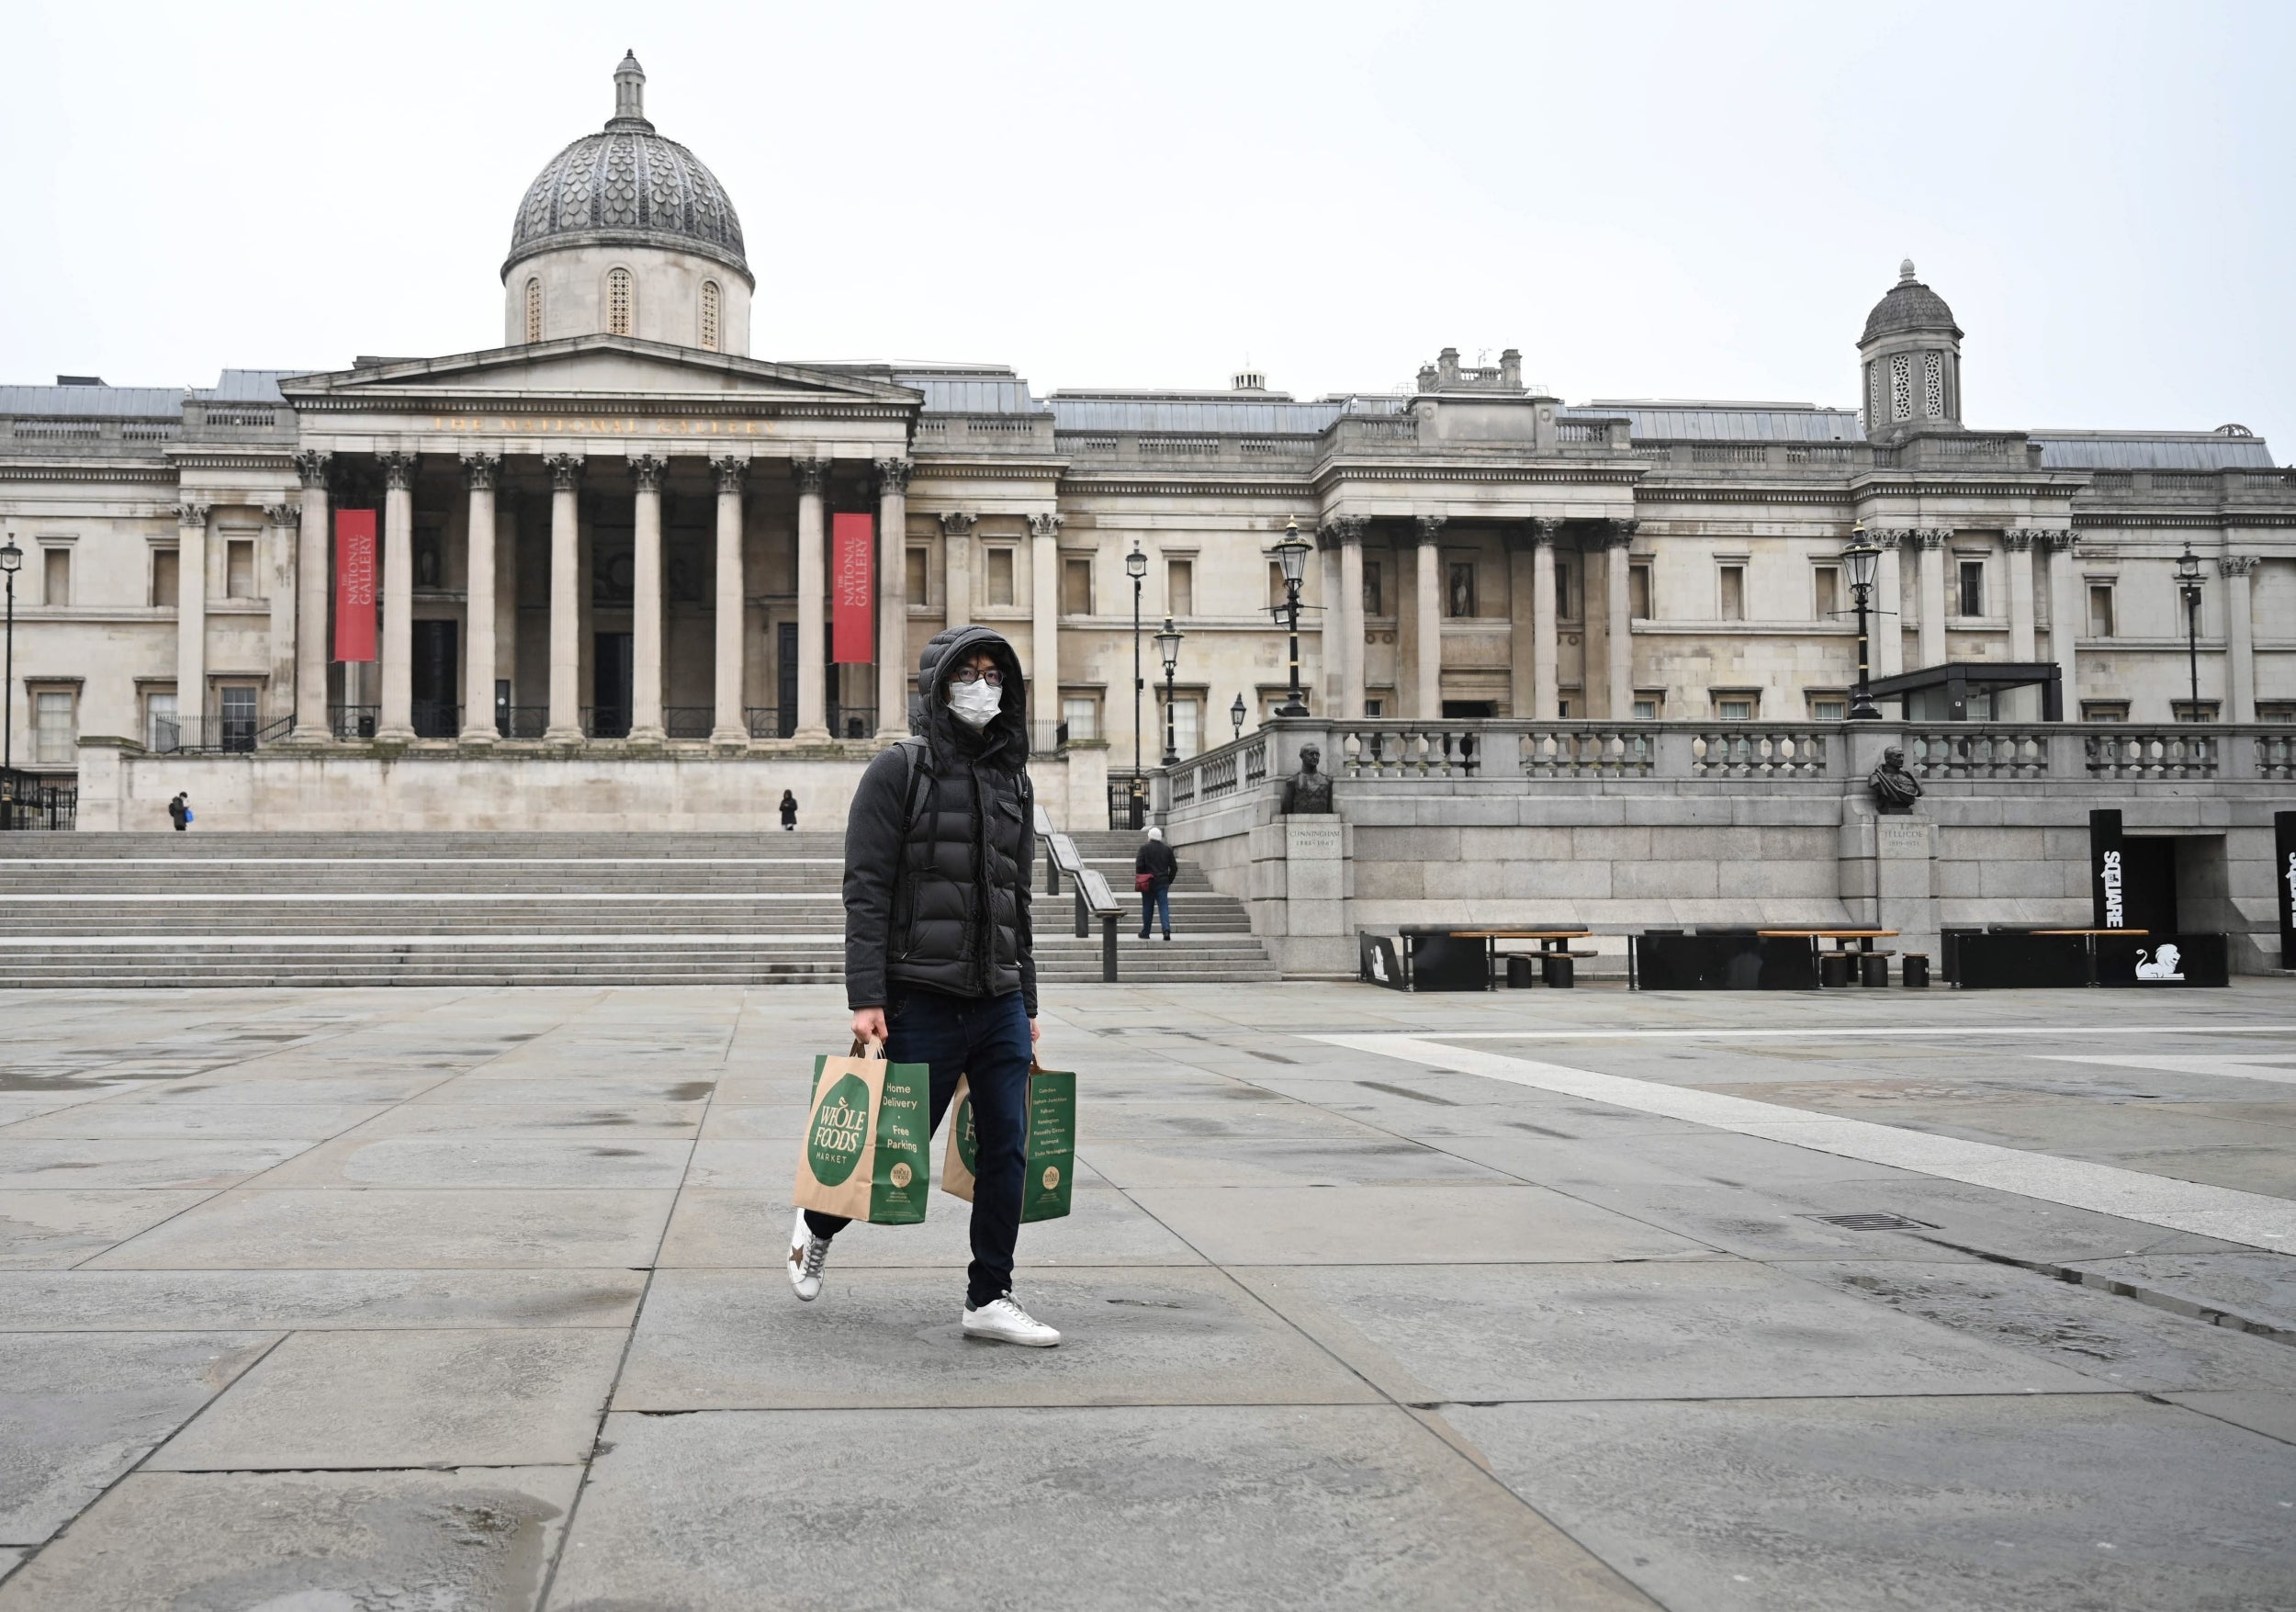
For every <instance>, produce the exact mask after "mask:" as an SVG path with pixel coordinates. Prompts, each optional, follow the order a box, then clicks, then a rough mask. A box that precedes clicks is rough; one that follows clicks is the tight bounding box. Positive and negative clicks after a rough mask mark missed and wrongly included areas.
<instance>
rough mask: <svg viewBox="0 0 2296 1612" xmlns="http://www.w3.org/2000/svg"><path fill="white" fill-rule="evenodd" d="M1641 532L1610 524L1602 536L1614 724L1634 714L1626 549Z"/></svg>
mask: <svg viewBox="0 0 2296 1612" xmlns="http://www.w3.org/2000/svg"><path fill="white" fill-rule="evenodd" d="M1641 528H1642V523H1641V522H1640V521H1613V522H1612V523H1611V524H1610V529H1609V530H1608V531H1607V532H1605V533H1604V535H1603V608H1604V615H1605V617H1606V618H1607V619H1606V622H1605V626H1604V637H1603V647H1604V648H1605V649H1606V650H1608V651H1609V668H1608V670H1609V674H1610V675H1609V678H1608V682H1609V684H1610V688H1609V698H1610V719H1611V720H1612V721H1613V722H1625V721H1626V720H1627V719H1629V718H1630V717H1632V716H1634V714H1635V691H1634V681H1635V640H1634V610H1633V607H1632V603H1633V602H1632V601H1631V600H1629V599H1628V598H1627V596H1626V594H1627V588H1626V547H1627V545H1629V544H1631V543H1632V542H1633V541H1634V540H1635V534H1636V533H1637V532H1638V531H1639V530H1641ZM1589 715H1590V716H1591V715H1593V713H1592V712H1590V713H1589Z"/></svg>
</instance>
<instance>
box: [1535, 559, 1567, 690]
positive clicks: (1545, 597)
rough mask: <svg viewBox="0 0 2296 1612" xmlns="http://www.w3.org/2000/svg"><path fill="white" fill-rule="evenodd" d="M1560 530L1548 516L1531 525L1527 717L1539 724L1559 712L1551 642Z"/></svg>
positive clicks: (1555, 660)
mask: <svg viewBox="0 0 2296 1612" xmlns="http://www.w3.org/2000/svg"><path fill="white" fill-rule="evenodd" d="M1561 530H1562V523H1561V522H1560V521H1559V520H1554V519H1552V518H1550V517H1546V516H1541V517H1540V518H1538V519H1536V520H1534V521H1533V522H1532V523H1531V544H1532V548H1531V715H1532V716H1533V717H1534V718H1536V720H1538V721H1540V722H1552V721H1554V720H1555V719H1556V717H1557V716H1558V715H1559V712H1560V711H1561V709H1562V705H1561V701H1562V690H1561V689H1560V688H1559V687H1558V686H1557V684H1558V683H1559V681H1560V673H1559V671H1558V668H1557V659H1556V658H1557V653H1558V651H1557V648H1556V643H1555V534H1556V533H1558V532H1559V531H1561Z"/></svg>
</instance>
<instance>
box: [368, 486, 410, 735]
mask: <svg viewBox="0 0 2296 1612" xmlns="http://www.w3.org/2000/svg"><path fill="white" fill-rule="evenodd" d="M376 457H378V458H380V459H381V460H382V462H383V714H382V720H381V721H380V722H378V723H377V725H376V727H375V737H376V738H382V739H398V740H400V741H402V742H403V741H405V740H407V739H411V738H413V737H414V477H415V470H416V468H417V458H416V456H415V455H413V454H398V453H391V454H379V455H377V456H376Z"/></svg>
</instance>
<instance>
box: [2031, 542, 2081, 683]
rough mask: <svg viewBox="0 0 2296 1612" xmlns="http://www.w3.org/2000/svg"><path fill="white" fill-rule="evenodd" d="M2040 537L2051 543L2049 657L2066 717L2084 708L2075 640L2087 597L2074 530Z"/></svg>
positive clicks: (2078, 632) (2079, 633)
mask: <svg viewBox="0 0 2296 1612" xmlns="http://www.w3.org/2000/svg"><path fill="white" fill-rule="evenodd" d="M2041 539H2042V541H2043V543H2045V544H2047V545H2048V547H2049V659H2052V660H2054V661H2055V662H2056V663H2057V692H2058V693H2059V695H2060V696H2061V697H2062V699H2063V701H2064V705H2063V715H2064V716H2065V717H2067V718H2072V717H2076V716H2079V715H2080V712H2081V694H2080V683H2079V680H2078V673H2079V667H2078V664H2077V660H2076V658H2075V654H2074V643H2075V641H2076V640H2077V638H2079V637H2080V635H2081V629H2082V628H2083V626H2085V625H2086V623H2085V622H2084V621H2083V619H2082V618H2083V617H2084V616H2085V615H2086V614H2088V601H2087V600H2085V599H2083V598H2082V597H2081V576H2080V572H2079V571H2077V569H2074V563H2073V545H2074V543H2075V542H2076V541H2077V539H2076V537H2075V535H2074V534H2073V533H2071V532H2069V531H2065V532H2043V533H2042V534H2041Z"/></svg>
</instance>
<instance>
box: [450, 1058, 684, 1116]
mask: <svg viewBox="0 0 2296 1612" xmlns="http://www.w3.org/2000/svg"><path fill="white" fill-rule="evenodd" d="M716 1076H717V1071H715V1070H714V1069H712V1070H705V1071H703V1072H702V1073H700V1074H698V1075H693V1076H691V1077H682V1078H681V1077H670V1076H661V1075H643V1074H631V1073H628V1072H626V1071H619V1072H617V1071H608V1070H601V1071H600V1072H599V1073H598V1074H595V1075H589V1076H575V1075H568V1074H567V1073H566V1072H565V1064H564V1062H562V1061H561V1062H558V1063H554V1064H552V1065H549V1066H548V1067H547V1068H546V1069H541V1068H538V1069H536V1070H535V1073H534V1074H532V1075H531V1076H523V1077H522V1076H518V1075H513V1074H511V1073H507V1072H504V1071H502V1070H501V1069H500V1068H499V1067H497V1068H490V1069H489V1070H488V1071H487V1073H486V1074H484V1075H483V1076H477V1075H472V1076H464V1077H461V1078H459V1079H455V1080H447V1081H444V1082H441V1083H439V1084H436V1085H433V1086H432V1087H430V1088H428V1089H427V1090H425V1091H424V1092H423V1093H422V1095H421V1096H419V1097H417V1098H414V1099H412V1100H413V1101H414V1102H416V1103H418V1104H421V1105H423V1106H428V1105H430V1104H433V1103H436V1104H439V1105H442V1106H449V1107H451V1106H456V1105H459V1104H463V1103H484V1104H490V1105H492V1104H500V1103H553V1104H566V1103H574V1104H580V1105H582V1106H585V1107H595V1106H597V1105H598V1104H601V1103H692V1102H706V1101H708V1100H709V1099H710V1097H711V1096H712V1094H714V1093H715V1091H716V1089H717V1079H716Z"/></svg>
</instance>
